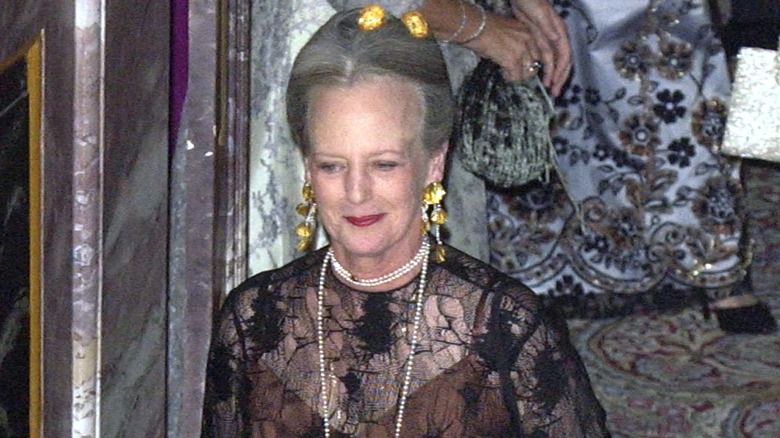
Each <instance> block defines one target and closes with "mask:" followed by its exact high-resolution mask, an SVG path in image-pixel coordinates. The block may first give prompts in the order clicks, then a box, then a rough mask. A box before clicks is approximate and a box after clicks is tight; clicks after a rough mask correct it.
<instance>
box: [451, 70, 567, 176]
mask: <svg viewBox="0 0 780 438" xmlns="http://www.w3.org/2000/svg"><path fill="white" fill-rule="evenodd" d="M552 114H553V113H552V102H551V100H550V98H549V96H548V95H547V92H546V91H545V89H544V87H543V86H542V84H541V81H540V80H539V79H538V78H537V77H534V78H532V79H529V80H527V81H525V82H523V83H512V82H507V81H506V80H505V79H504V77H503V75H502V74H501V68H500V67H499V66H498V65H497V64H495V63H494V62H492V61H490V60H487V59H482V60H481V61H480V62H479V64H478V65H477V67H476V68H475V69H474V70H473V71H472V72H471V74H469V76H468V77H466V79H465V80H464V82H463V85H462V86H461V89H460V92H459V95H458V115H457V119H456V121H455V129H454V130H453V138H452V144H453V147H454V148H455V150H456V151H457V153H458V155H459V158H460V161H461V163H462V164H463V167H464V168H465V169H466V170H468V171H470V172H472V173H474V174H475V175H477V176H479V177H480V178H482V179H484V180H485V181H486V182H488V183H490V184H492V185H494V186H498V187H502V188H509V187H515V186H520V185H523V184H525V183H528V182H530V181H533V180H535V179H538V178H542V177H544V178H548V177H549V172H550V168H551V167H553V166H554V163H555V150H554V149H553V146H552V142H551V140H550V122H551V120H552Z"/></svg>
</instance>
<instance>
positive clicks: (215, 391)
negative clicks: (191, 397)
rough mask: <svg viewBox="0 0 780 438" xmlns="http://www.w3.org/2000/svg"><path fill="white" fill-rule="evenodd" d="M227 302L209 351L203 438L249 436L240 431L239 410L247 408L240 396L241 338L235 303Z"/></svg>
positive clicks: (241, 428)
mask: <svg viewBox="0 0 780 438" xmlns="http://www.w3.org/2000/svg"><path fill="white" fill-rule="evenodd" d="M230 298H234V297H230ZM230 298H229V299H228V301H226V302H225V304H224V305H223V307H222V309H221V311H220V315H219V319H218V320H217V322H216V326H215V331H214V335H213V337H212V343H211V348H210V351H209V359H208V365H207V369H206V393H205V401H204V412H203V437H210V438H218V437H240V436H245V435H244V434H248V432H247V431H245V430H244V427H243V424H244V422H243V419H244V416H243V415H242V408H243V407H245V406H246V400H244V398H245V397H244V393H243V388H245V387H246V384H245V382H244V377H243V376H244V373H243V369H244V366H245V365H244V354H243V350H244V348H243V339H242V338H243V336H242V335H241V329H240V326H239V324H237V322H238V312H237V311H236V305H235V304H236V303H235V301H236V300H235V299H230ZM247 436H248V435H247Z"/></svg>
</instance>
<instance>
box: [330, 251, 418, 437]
mask: <svg viewBox="0 0 780 438" xmlns="http://www.w3.org/2000/svg"><path fill="white" fill-rule="evenodd" d="M422 247H423V248H425V253H424V254H423V265H422V270H421V271H420V284H419V287H418V288H417V293H416V294H415V295H414V296H413V297H412V301H413V302H414V304H415V309H414V321H413V323H412V342H411V344H410V345H409V357H408V358H407V359H406V367H405V369H404V382H403V386H402V387H401V396H400V397H399V399H398V416H397V417H396V420H395V437H396V438H399V437H400V436H401V426H402V425H403V421H404V409H405V407H406V399H407V397H408V396H409V387H410V386H411V382H412V366H413V364H414V352H415V350H416V349H417V345H418V342H419V339H418V335H419V331H420V321H421V320H422V313H423V295H424V294H425V280H426V277H427V274H428V250H429V249H430V247H431V245H430V243H428V240H427V239H426V240H425V241H424V243H423V246H422ZM418 254H419V253H418ZM415 258H416V257H415ZM328 262H333V265H334V268H335V266H336V258H335V257H334V256H333V252H332V250H330V251H328V253H327V255H325V259H324V260H323V261H322V268H321V269H320V279H319V288H318V289H317V353H318V355H319V362H320V364H319V365H320V415H321V416H322V421H323V427H324V429H325V438H330V415H329V414H328V410H329V409H328V407H329V404H330V403H329V397H328V394H329V393H330V391H329V388H328V381H329V377H328V372H327V368H326V366H325V274H326V273H327V271H328ZM418 263H419V262H418Z"/></svg>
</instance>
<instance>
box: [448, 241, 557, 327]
mask: <svg viewBox="0 0 780 438" xmlns="http://www.w3.org/2000/svg"><path fill="white" fill-rule="evenodd" d="M446 254H447V257H446V260H445V261H444V262H443V263H442V264H441V265H440V266H441V267H442V268H443V269H444V270H446V271H447V272H448V273H450V274H451V275H453V276H455V277H457V278H459V279H460V280H461V281H464V282H466V283H469V284H470V285H471V286H473V287H474V288H477V289H480V290H482V291H483V292H484V293H488V294H497V295H500V296H501V298H502V299H503V300H508V301H512V302H514V303H515V304H516V305H520V306H522V307H523V308H525V309H526V310H527V311H529V312H532V313H536V312H538V311H541V309H542V301H541V299H540V298H539V296H538V295H536V294H535V293H534V292H533V291H532V290H531V289H530V288H529V287H528V286H526V285H525V284H523V283H522V282H520V280H517V279H516V278H513V277H511V276H509V275H507V274H505V273H503V272H501V271H499V270H498V269H496V268H494V267H493V266H491V265H489V264H488V263H485V262H483V261H481V260H479V259H477V258H475V257H472V256H470V255H469V254H466V253H464V252H462V251H460V250H458V249H457V248H454V247H451V246H447V247H446Z"/></svg>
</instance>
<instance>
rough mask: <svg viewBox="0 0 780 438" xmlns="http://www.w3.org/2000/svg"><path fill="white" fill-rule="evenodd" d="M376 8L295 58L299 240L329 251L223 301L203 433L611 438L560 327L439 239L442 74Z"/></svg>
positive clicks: (336, 20) (346, 17)
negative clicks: (321, 241)
mask: <svg viewBox="0 0 780 438" xmlns="http://www.w3.org/2000/svg"><path fill="white" fill-rule="evenodd" d="M381 13H382V11H381V9H380V10H377V9H375V8H369V9H368V10H363V11H361V10H352V11H347V12H343V13H339V14H337V15H335V16H334V17H333V18H332V19H331V20H330V21H328V22H327V23H326V24H325V25H324V26H323V27H322V28H321V29H320V30H319V31H318V32H317V33H316V34H315V35H314V36H313V37H312V39H311V40H310V41H309V42H308V44H307V45H306V46H305V47H304V48H303V50H302V51H301V52H300V54H299V56H298V58H297V60H296V63H295V65H294V67H293V72H292V76H291V80H290V84H289V88H288V93H287V108H288V119H289V123H290V126H291V131H292V132H293V133H295V136H296V138H295V140H296V142H297V143H298V144H299V145H300V147H301V149H302V152H303V156H304V160H305V169H306V172H305V175H306V183H305V186H304V190H303V192H304V200H305V202H304V203H303V204H302V205H300V206H299V211H300V212H301V213H302V214H304V215H305V216H306V220H305V221H304V223H303V224H302V225H301V226H300V227H299V228H298V230H299V235H301V236H302V237H303V238H304V241H303V245H302V247H305V246H306V245H307V244H308V243H309V239H310V238H311V236H310V232H311V231H312V230H313V228H314V223H313V221H314V218H315V217H316V218H318V219H319V220H320V221H321V223H322V225H323V226H324V229H325V230H326V232H327V234H328V237H329V240H330V246H328V247H325V248H321V249H319V250H317V251H314V252H312V253H309V254H307V255H305V256H303V257H301V258H299V259H297V260H295V261H293V262H292V263H290V264H288V265H286V266H284V267H282V268H279V269H276V270H272V271H267V272H263V273H260V274H259V275H256V276H254V277H252V278H250V279H249V280H247V281H246V282H245V283H244V284H243V285H242V286H240V287H238V288H237V289H236V290H234V291H233V292H232V293H231V294H230V296H229V297H228V298H227V300H226V302H225V304H224V305H223V308H222V311H221V313H220V316H219V319H218V321H217V324H216V327H215V338H214V340H213V344H212V349H211V355H210V360H209V366H208V378H207V387H206V409H205V416H204V421H205V429H204V434H205V435H206V436H211V437H228V436H229V437H234V436H253V437H285V438H287V437H314V436H325V437H330V436H334V437H335V436H360V437H388V436H396V437H398V436H403V437H482V436H484V437H487V436H493V437H510V436H555V437H564V436H565V437H601V436H607V435H608V433H607V431H606V429H605V427H604V412H603V410H602V409H601V406H600V405H599V403H598V401H597V400H596V398H595V397H594V394H593V392H592V390H591V388H590V385H589V382H588V377H587V374H586V372H585V369H584V368H583V365H582V363H581V361H580V358H579V357H578V355H577V353H576V351H575V350H574V349H573V348H572V346H571V345H570V344H569V342H568V340H567V338H566V335H565V331H564V330H565V329H564V330H561V327H560V326H558V325H557V324H555V323H553V321H552V320H549V319H547V317H546V316H544V315H543V314H542V312H541V307H540V302H539V300H538V299H537V297H536V296H535V295H534V294H533V293H532V292H530V291H529V290H528V289H527V288H526V287H524V286H523V285H522V284H520V283H518V282H517V281H516V280H513V279H511V278H509V277H507V276H505V275H503V274H501V273H499V272H498V271H496V270H494V269H492V268H491V267H489V266H488V265H486V264H484V263H482V262H480V261H478V260H476V259H474V258H471V257H470V256H468V255H466V254H464V253H462V252H460V251H458V250H456V249H455V248H452V247H450V246H445V245H442V244H441V243H440V241H439V240H438V238H437V229H438V226H439V225H440V224H441V223H442V222H443V221H444V220H445V218H446V214H445V213H444V211H443V210H442V208H441V206H440V203H441V200H442V199H441V197H442V196H443V193H444V190H443V188H442V187H441V185H440V184H439V182H440V181H441V180H442V178H443V175H444V167H445V157H446V153H447V139H448V137H449V135H450V130H451V123H452V119H453V117H452V114H453V102H452V98H451V92H450V83H449V78H448V76H447V71H446V68H445V63H444V59H443V57H442V53H441V51H440V49H439V46H438V44H437V43H436V41H435V40H434V39H433V38H431V37H430V36H425V22H424V21H423V20H422V17H421V16H420V15H419V14H417V15H410V16H407V17H405V18H406V19H405V22H406V25H405V24H403V23H402V22H401V21H399V20H398V19H395V18H393V17H389V16H388V17H385V18H384V19H380V17H381ZM375 14H379V15H375ZM421 206H422V207H421ZM421 230H424V231H422V232H421ZM426 231H429V233H428V232H426Z"/></svg>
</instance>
